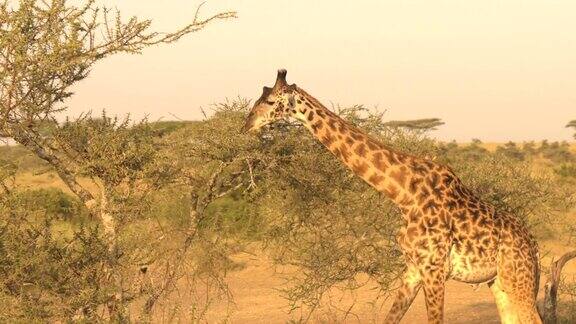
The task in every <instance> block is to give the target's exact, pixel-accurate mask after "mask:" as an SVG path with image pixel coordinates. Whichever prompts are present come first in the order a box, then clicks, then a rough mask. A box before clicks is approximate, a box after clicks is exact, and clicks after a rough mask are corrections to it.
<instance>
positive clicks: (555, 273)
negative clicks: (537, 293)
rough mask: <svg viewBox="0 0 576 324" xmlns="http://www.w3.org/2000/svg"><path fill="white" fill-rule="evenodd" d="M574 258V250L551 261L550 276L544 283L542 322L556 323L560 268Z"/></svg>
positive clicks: (575, 254) (545, 323)
mask: <svg viewBox="0 0 576 324" xmlns="http://www.w3.org/2000/svg"><path fill="white" fill-rule="evenodd" d="M574 258H576V250H575V251H572V252H568V253H566V254H564V255H563V256H562V257H561V258H560V259H558V260H557V261H553V262H552V265H551V266H550V277H549V278H548V281H547V282H546V285H544V305H543V316H542V317H543V321H544V324H556V323H557V321H558V318H557V310H556V306H557V304H558V285H559V284H560V278H561V275H562V268H563V267H564V265H565V264H566V262H568V261H570V260H571V259H574Z"/></svg>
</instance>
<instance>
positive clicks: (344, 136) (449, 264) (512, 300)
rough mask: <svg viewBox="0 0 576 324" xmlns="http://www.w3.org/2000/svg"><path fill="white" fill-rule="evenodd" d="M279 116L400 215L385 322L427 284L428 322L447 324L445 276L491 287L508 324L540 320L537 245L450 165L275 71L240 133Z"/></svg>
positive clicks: (397, 318) (516, 221) (396, 317)
mask: <svg viewBox="0 0 576 324" xmlns="http://www.w3.org/2000/svg"><path fill="white" fill-rule="evenodd" d="M281 119H295V120H296V121H298V122H300V123H301V124H303V125H304V126H305V127H306V128H307V129H308V130H309V131H310V133H311V134H312V135H313V136H314V137H316V138H317V139H318V140H319V141H320V142H321V143H322V144H323V145H324V146H325V147H326V148H327V149H328V150H329V151H330V152H331V153H332V154H334V155H335V156H336V157H338V158H339V159H340V160H341V161H342V162H343V163H344V164H345V165H346V166H347V167H348V168H349V169H350V170H352V172H354V173H355V174H356V175H357V176H359V177H360V178H362V179H363V180H364V181H366V182H367V183H368V184H369V185H371V186H372V187H374V188H375V189H376V190H378V191H379V192H381V193H383V194H384V195H385V196H386V197H388V198H389V199H391V200H392V201H393V202H394V203H395V204H396V206H397V207H398V208H399V210H400V211H401V213H402V218H403V225H402V226H401V228H400V230H399V232H398V235H397V241H398V244H399V246H400V248H401V250H402V252H403V255H404V259H405V270H404V272H403V275H402V277H401V281H400V287H399V288H398V291H397V293H396V297H395V299H394V302H393V304H392V307H391V309H390V311H389V312H388V314H387V316H386V320H385V322H386V323H398V322H400V320H401V319H402V317H403V316H404V314H405V313H406V311H407V310H408V308H409V307H410V305H411V304H412V301H413V300H414V298H415V297H416V295H417V293H418V291H419V290H420V289H421V288H422V290H423V291H424V296H425V300H426V309H427V316H428V322H429V323H442V322H443V317H444V286H445V282H446V280H448V279H453V280H457V281H461V282H465V283H469V284H472V285H478V284H483V283H486V284H488V286H490V289H491V290H492V292H493V294H494V297H495V301H496V305H497V308H498V312H499V315H500V318H501V321H502V322H503V323H541V319H540V316H539V314H538V312H537V310H536V296H537V294H538V281H539V262H538V247H537V244H536V242H535V240H534V239H533V237H532V236H531V235H530V233H529V232H528V230H527V228H526V227H525V225H524V224H523V223H522V222H521V221H520V220H519V219H518V218H517V217H516V216H514V215H511V214H507V213H502V212H499V211H496V210H495V208H494V207H493V206H491V205H490V204H487V203H485V202H483V201H481V200H480V199H479V198H478V197H476V196H475V195H474V194H473V193H472V192H471V191H470V190H469V189H467V188H466V187H465V186H464V185H463V183H462V182H461V181H460V179H459V178H458V177H457V176H456V175H455V174H454V172H453V171H452V170H451V169H450V168H449V167H448V166H445V165H442V164H439V163H436V162H435V161H431V160H429V159H426V158H418V157H415V156H412V155H409V154H406V153H402V152H397V151H394V150H393V149H391V148H389V147H388V146H386V145H385V144H384V143H381V142H379V141H378V140H376V139H375V138H373V137H372V136H370V135H368V134H366V133H365V132H364V131H362V130H360V129H358V128H357V127H355V126H353V125H351V124H350V123H348V122H346V121H345V120H343V119H342V118H340V117H339V116H337V115H336V114H335V113H333V112H332V111H330V110H328V109H327V108H326V107H325V106H323V105H322V104H321V103H320V102H319V101H318V100H317V99H315V98H314V97H312V96H311V95H309V94H308V93H307V92H306V91H304V90H303V89H301V88H299V87H298V86H296V84H291V85H289V84H288V83H287V82H286V70H278V75H277V78H276V83H275V84H274V86H273V87H272V88H269V87H264V89H263V93H262V96H261V97H260V98H259V99H258V100H257V101H256V102H255V103H254V106H253V108H252V109H251V111H250V112H249V114H248V116H247V118H246V122H245V125H244V127H243V131H245V132H253V131H258V130H260V129H261V128H262V127H263V126H265V125H267V124H271V123H274V122H276V121H278V120H281Z"/></svg>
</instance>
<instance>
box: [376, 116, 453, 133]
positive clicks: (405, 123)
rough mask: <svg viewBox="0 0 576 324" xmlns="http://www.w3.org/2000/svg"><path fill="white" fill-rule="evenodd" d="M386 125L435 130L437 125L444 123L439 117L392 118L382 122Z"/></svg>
mask: <svg viewBox="0 0 576 324" xmlns="http://www.w3.org/2000/svg"><path fill="white" fill-rule="evenodd" d="M383 125H384V126H386V127H394V128H399V127H402V128H406V129H410V130H414V131H430V130H436V129H437V128H438V127H439V126H442V125H444V122H443V121H442V120H441V119H440V118H426V119H414V120H392V121H389V122H385V123H384V124H383Z"/></svg>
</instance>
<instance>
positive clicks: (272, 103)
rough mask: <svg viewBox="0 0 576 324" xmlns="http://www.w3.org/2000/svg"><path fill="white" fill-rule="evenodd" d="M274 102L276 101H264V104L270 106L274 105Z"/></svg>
mask: <svg viewBox="0 0 576 324" xmlns="http://www.w3.org/2000/svg"><path fill="white" fill-rule="evenodd" d="M275 103H276V102H275V101H266V104H268V105H270V106H272V105H274V104H275Z"/></svg>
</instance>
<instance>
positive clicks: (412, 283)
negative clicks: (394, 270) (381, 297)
mask: <svg viewBox="0 0 576 324" xmlns="http://www.w3.org/2000/svg"><path fill="white" fill-rule="evenodd" d="M421 286H422V279H421V277H420V272H419V271H418V269H416V267H414V266H411V265H409V266H408V268H407V269H406V270H405V271H404V274H403V275H402V284H401V286H400V288H398V292H397V293H396V299H394V303H393V304H392V308H391V309H390V311H389V312H388V315H387V316H386V319H385V320H384V323H399V322H400V320H401V319H402V317H404V314H406V311H407V310H408V308H410V305H411V304H412V302H413V301H414V298H415V297H416V295H417V294H418V290H420V287H421Z"/></svg>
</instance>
